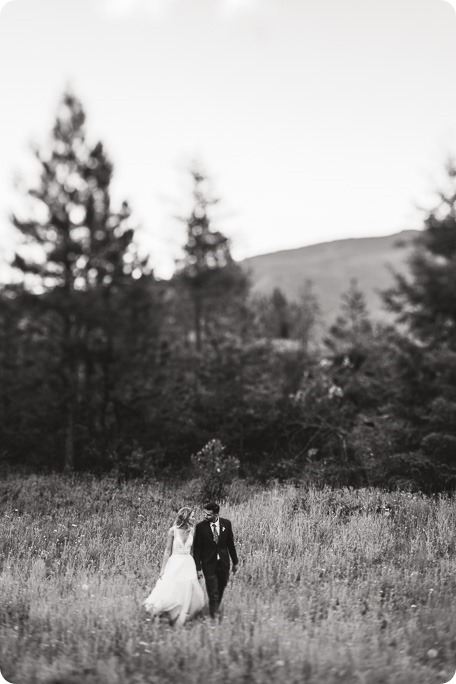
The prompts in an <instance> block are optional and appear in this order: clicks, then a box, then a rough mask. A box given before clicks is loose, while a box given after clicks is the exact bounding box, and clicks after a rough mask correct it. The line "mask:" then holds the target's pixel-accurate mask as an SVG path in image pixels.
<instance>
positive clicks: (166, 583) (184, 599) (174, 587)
mask: <svg viewBox="0 0 456 684" xmlns="http://www.w3.org/2000/svg"><path fill="white" fill-rule="evenodd" d="M203 606H204V592H203V589H202V587H201V585H200V583H199V581H198V575H197V572H196V566H195V561H194V560H193V556H191V555H190V554H183V553H173V554H172V555H171V556H170V557H169V559H168V562H167V564H166V566H165V571H164V573H163V575H162V577H161V578H160V579H159V580H158V581H157V583H156V585H155V587H154V588H153V589H152V591H151V593H150V594H149V596H148V597H147V598H146V600H145V601H144V607H145V608H146V610H147V611H148V612H149V613H150V614H151V615H154V616H155V615H161V614H164V613H166V614H167V615H168V617H169V619H170V620H172V621H174V620H175V621H176V624H181V625H183V624H184V622H185V621H186V620H188V619H190V618H192V617H193V616H194V615H196V613H198V612H200V611H201V610H202V609H203Z"/></svg>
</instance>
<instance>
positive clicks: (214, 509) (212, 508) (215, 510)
mask: <svg viewBox="0 0 456 684" xmlns="http://www.w3.org/2000/svg"><path fill="white" fill-rule="evenodd" d="M204 510H205V511H212V512H213V513H219V511H220V506H219V505H218V503H215V501H209V502H208V503H206V504H204Z"/></svg>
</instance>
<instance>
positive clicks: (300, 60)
mask: <svg viewBox="0 0 456 684" xmlns="http://www.w3.org/2000/svg"><path fill="white" fill-rule="evenodd" d="M0 4H1V0H0ZM3 4H5V3H3ZM455 67H456V13H455V12H454V10H453V9H452V8H451V7H450V5H449V4H448V3H447V2H445V1H444V0H13V1H12V2H9V3H8V4H6V6H5V7H4V9H3V10H2V12H1V15H0V93H1V107H0V117H1V125H0V159H1V161H2V164H1V167H0V240H1V242H0V260H1V258H2V255H3V257H5V256H7V255H8V254H10V253H11V250H12V249H13V247H14V240H13V232H12V229H11V228H10V227H9V225H8V218H7V217H8V213H9V211H10V209H11V208H12V207H13V206H16V205H17V202H18V201H20V195H18V194H17V192H15V191H14V190H13V179H14V173H15V171H22V172H27V171H28V169H29V168H30V163H31V155H30V153H29V150H28V145H29V143H30V142H31V141H38V142H44V141H45V140H46V136H47V134H48V132H49V130H50V128H51V126H52V122H53V117H54V113H55V109H56V105H57V102H58V99H59V96H60V94H61V92H62V91H63V89H64V87H65V85H66V84H67V83H71V84H72V86H73V88H74V90H75V91H76V94H78V95H79V96H80V97H81V99H82V101H83V103H84V104H85V107H86V110H87V114H88V131H89V135H93V136H94V137H101V138H102V139H103V141H104V142H105V143H106V146H107V151H108V153H109V154H110V156H111V158H112V159H113V161H114V163H115V167H116V172H115V186H114V189H115V196H116V198H118V199H119V200H120V199H122V198H124V197H126V198H127V199H129V201H130V202H131V204H132V207H133V209H134V211H135V215H136V217H137V218H138V220H139V222H140V224H141V231H140V240H141V242H142V244H143V245H144V247H145V248H147V249H148V250H149V251H150V253H151V257H152V264H153V265H154V267H155V270H156V272H157V273H158V274H159V275H164V276H167V275H169V274H170V272H171V269H172V264H173V259H174V257H176V256H177V255H178V254H179V248H180V245H181V244H182V242H183V239H184V234H183V228H182V227H181V226H179V224H177V223H176V222H175V221H174V220H173V219H172V216H173V215H174V214H176V213H178V212H179V210H180V209H182V207H183V206H185V204H184V202H185V199H186V197H187V195H186V192H187V190H186V185H185V180H186V179H185V172H184V170H185V168H186V166H187V165H188V163H189V161H190V160H191V159H192V158H193V157H199V158H200V159H202V161H203V162H204V163H205V166H206V168H207V170H208V172H209V173H210V174H211V175H212V177H213V179H214V189H215V191H216V192H217V194H218V195H219V196H220V197H221V198H222V199H223V208H224V211H223V214H222V215H221V218H220V224H219V226H218V227H219V228H220V229H222V230H224V232H225V233H226V234H227V235H229V236H230V237H231V238H232V240H233V252H234V255H235V256H236V257H237V258H243V257H245V256H249V255H252V254H258V253H265V252H271V251H276V250H279V249H285V248H291V247H300V246H303V245H306V244H312V243H316V242H323V241H326V240H332V239H338V238H344V237H358V236H368V235H382V234H389V233H394V232H396V231H398V230H402V229H406V228H413V227H419V225H420V223H419V216H418V215H417V212H416V210H414V205H415V204H416V203H426V202H428V201H429V196H430V193H431V191H432V190H433V189H434V188H435V186H436V185H438V183H439V176H440V172H441V169H442V166H443V163H444V161H445V158H446V156H447V155H448V154H449V153H450V152H453V153H454V152H455V150H456V88H455V87H454V74H455V73H456V71H455Z"/></svg>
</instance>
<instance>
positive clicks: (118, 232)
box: [12, 92, 148, 470]
mask: <svg viewBox="0 0 456 684" xmlns="http://www.w3.org/2000/svg"><path fill="white" fill-rule="evenodd" d="M85 119H86V117H85V113H84V109H83V107H82V104H81V102H80V101H79V100H78V99H77V98H76V97H75V96H74V95H73V94H72V93H69V92H67V93H65V94H64V95H63V97H62V100H61V103H60V106H59V108H58V112H57V117H56V121H55V124H54V127H53V130H52V135H51V139H50V141H49V145H48V146H47V147H46V148H44V149H43V150H39V149H38V148H37V149H35V155H36V158H37V160H38V162H39V165H40V173H39V178H38V181H37V183H36V184H35V185H34V186H33V187H31V188H30V189H29V190H28V196H29V197H30V198H31V200H32V208H31V210H30V212H29V213H28V215H22V214H21V215H19V214H16V215H14V216H13V217H12V221H13V224H14V226H15V227H16V229H17V230H18V231H19V233H20V235H21V237H22V246H21V247H20V249H19V250H18V253H17V254H16V257H15V260H14V263H13V266H14V267H15V269H16V270H17V271H18V272H20V273H22V275H23V283H24V287H25V289H26V290H27V291H28V292H29V294H30V295H31V296H32V297H35V298H38V299H39V304H40V307H41V309H42V310H43V311H51V312H52V313H53V314H54V315H55V316H56V317H57V319H58V321H59V329H58V338H59V340H60V349H59V354H60V376H61V379H62V404H63V407H64V413H65V419H64V424H65V446H64V465H65V468H66V469H69V470H70V469H72V468H73V467H74V461H75V430H76V422H77V421H78V420H79V418H80V416H79V414H80V411H81V410H82V409H81V407H82V406H83V405H84V404H85V406H86V407H87V403H86V402H84V400H85V399H87V397H88V395H89V393H90V388H91V383H92V380H93V374H94V373H95V372H96V373H97V380H98V381H99V382H100V383H101V386H102V390H101V392H99V393H98V395H99V398H100V401H99V407H98V408H99V415H98V419H99V422H100V424H101V427H102V429H103V430H105V431H106V427H107V425H106V417H107V413H108V410H109V404H110V393H111V387H112V377H111V366H112V363H113V355H114V346H115V345H114V335H115V328H116V325H117V322H118V321H117V318H118V314H119V311H118V309H117V308H116V303H115V298H116V296H117V294H118V293H119V292H120V291H121V289H122V288H123V287H124V286H126V285H128V283H130V282H132V281H133V280H135V279H139V278H141V277H142V276H144V275H145V274H147V273H148V268H147V264H146V260H144V259H141V258H140V257H139V255H138V251H137V249H136V246H135V244H134V241H133V237H134V231H133V229H132V227H131V225H130V224H131V220H130V209H129V207H128V205H127V203H125V202H124V203H123V204H122V206H121V208H120V210H119V211H114V210H113V209H112V207H111V198H110V184H111V179H112V173H113V166H112V163H111V162H110V161H109V159H108V158H107V156H106V154H105V152H104V148H103V145H102V143H101V142H97V143H95V144H91V143H89V142H88V140H87V135H86V128H85ZM92 386H93V385H92ZM89 410H90V408H89Z"/></svg>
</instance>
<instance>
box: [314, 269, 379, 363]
mask: <svg viewBox="0 0 456 684" xmlns="http://www.w3.org/2000/svg"><path fill="white" fill-rule="evenodd" d="M372 333H373V325H372V322H371V320H370V317H369V312H368V310H367V304H366V299H365V296H364V293H363V292H362V290H361V289H360V288H359V285H358V281H357V280H356V278H352V279H351V281H350V286H349V288H348V290H347V291H346V292H343V293H342V295H341V304H340V314H339V316H338V317H337V318H336V321H335V322H334V323H333V325H331V326H330V328H329V331H328V336H327V337H326V339H325V343H326V345H327V346H328V347H329V349H330V350H331V351H332V353H333V355H334V357H335V358H337V359H339V360H340V361H345V363H347V364H354V365H356V366H359V365H361V363H362V362H363V359H364V358H365V354H366V348H367V347H368V346H369V342H370V339H371V336H372Z"/></svg>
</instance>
